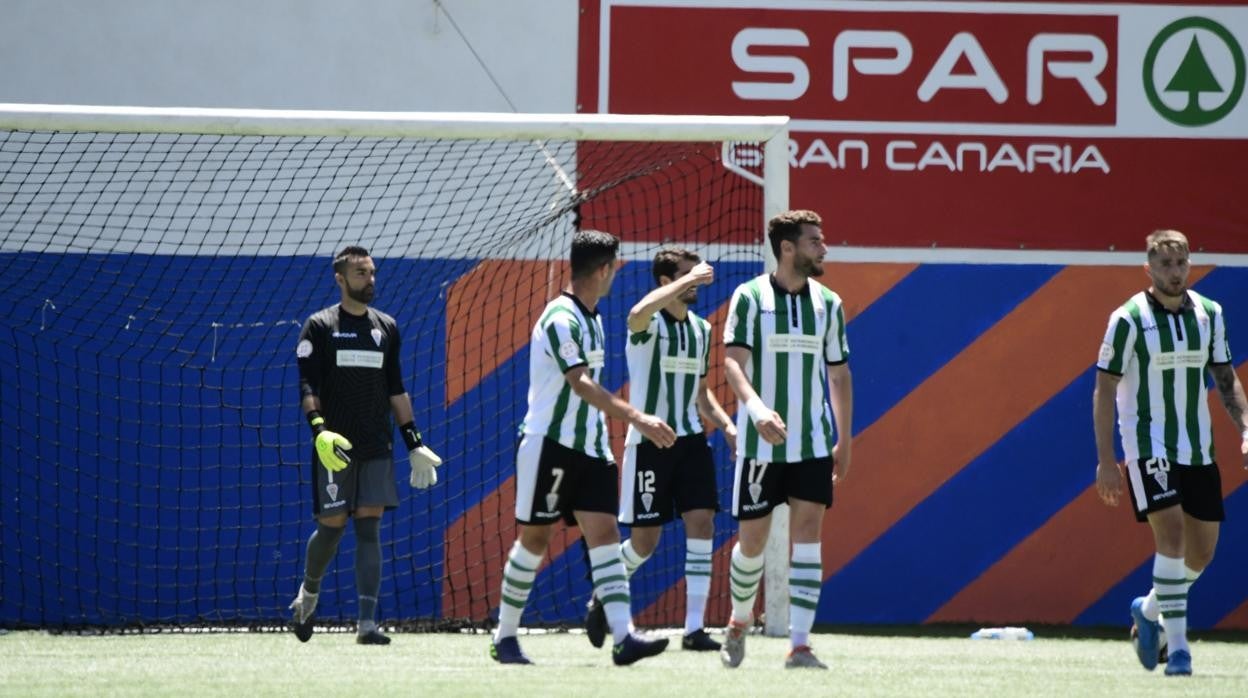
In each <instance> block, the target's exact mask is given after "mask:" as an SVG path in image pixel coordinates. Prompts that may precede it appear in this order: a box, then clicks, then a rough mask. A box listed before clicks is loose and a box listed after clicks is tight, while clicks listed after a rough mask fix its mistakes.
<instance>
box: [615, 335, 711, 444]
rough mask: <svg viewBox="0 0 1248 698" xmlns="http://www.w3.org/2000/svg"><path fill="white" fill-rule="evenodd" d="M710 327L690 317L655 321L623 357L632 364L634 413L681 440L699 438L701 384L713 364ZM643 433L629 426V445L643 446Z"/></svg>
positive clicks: (631, 341) (630, 393) (630, 398)
mask: <svg viewBox="0 0 1248 698" xmlns="http://www.w3.org/2000/svg"><path fill="white" fill-rule="evenodd" d="M710 339H711V323H709V322H707V321H706V320H703V319H702V318H700V317H698V316H697V315H695V314H694V313H693V311H689V314H688V315H687V316H686V317H685V319H684V320H677V319H676V318H675V317H672V316H671V315H670V314H668V312H667V311H666V310H660V311H659V312H657V313H655V314H654V316H653V317H651V318H650V326H649V327H647V328H646V329H645V330H644V331H642V332H634V333H630V334H629V336H628V345H627V346H626V347H624V356H625V357H626V358H627V359H628V378H629V388H628V401H629V402H630V403H632V405H633V407H636V408H637V409H639V410H641V411H642V412H645V413H646V414H652V415H654V416H656V417H659V418H660V419H662V420H664V421H665V422H667V425H668V426H670V427H671V428H672V430H673V431H675V432H676V435H677V436H687V435H689V434H698V433H701V431H702V420H701V419H700V418H699V417H698V403H697V390H698V379H699V378H701V377H702V376H705V375H706V372H707V370H708V366H709V363H710V355H711V349H710V345H711V342H710ZM642 438H643V437H642V435H641V432H640V431H638V430H637V428H636V427H634V426H633V425H631V424H630V425H629V426H628V435H627V436H626V437H625V439H624V443H625V444H626V445H629V446H632V445H635V444H639V443H641V441H642Z"/></svg>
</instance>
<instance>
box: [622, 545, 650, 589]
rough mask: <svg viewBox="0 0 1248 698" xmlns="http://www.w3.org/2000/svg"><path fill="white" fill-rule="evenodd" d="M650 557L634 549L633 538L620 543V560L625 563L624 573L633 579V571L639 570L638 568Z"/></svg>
mask: <svg viewBox="0 0 1248 698" xmlns="http://www.w3.org/2000/svg"><path fill="white" fill-rule="evenodd" d="M649 559H650V556H649V555H641V554H640V553H638V552H637V551H636V550H634V549H633V539H632V538H629V539H628V540H626V541H624V542H623V543H620V560H621V561H622V562H623V563H624V574H626V575H628V578H629V579H632V578H633V573H634V572H636V571H637V568H638V567H641V566H642V564H644V563H645V561H646V560H649Z"/></svg>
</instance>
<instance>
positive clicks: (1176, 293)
mask: <svg viewBox="0 0 1248 698" xmlns="http://www.w3.org/2000/svg"><path fill="white" fill-rule="evenodd" d="M1153 288H1155V289H1157V290H1158V291H1159V292H1160V293H1162V294H1163V295H1166V296H1169V297H1171V298H1179V297H1181V296H1183V295H1184V294H1186V293H1187V278H1186V277H1185V278H1181V279H1179V280H1177V281H1170V280H1169V279H1166V278H1163V277H1159V276H1153Z"/></svg>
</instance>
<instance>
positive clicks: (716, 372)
mask: <svg viewBox="0 0 1248 698" xmlns="http://www.w3.org/2000/svg"><path fill="white" fill-rule="evenodd" d="M916 266H917V265H914V264H875V263H861V264H859V263H846V262H837V263H828V264H824V266H823V268H824V275H823V277H822V278H821V279H820V281H821V282H823V283H824V285H826V286H829V287H830V288H832V289H834V290H836V291H837V292H838V293H839V294H840V295H841V300H842V301H843V302H844V303H845V322H846V323H848V322H849V321H850V320H852V319H853V318H855V317H857V316H858V315H859V314H860V313H861V312H862V311H863V310H865V309H866V308H867V307H868V306H870V305H871V304H872V303H874V302H875V301H877V300H878V299H879V298H880V297H881V296H883V295H884V294H885V293H888V291H889V289H891V288H892V287H893V286H896V285H897V282H899V281H901V280H902V279H904V278H905V277H906V275H907V274H909V273H910V272H912V271H914V269H915V267H916ZM727 315H728V304H727V303H725V304H724V305H721V306H720V307H719V308H718V309H717V310H716V311H715V312H714V313H713V314H712V315H711V316H710V317H709V318H708V320H710V322H711V327H712V328H713V329H712V332H713V336H714V338H715V341H714V342H713V343H712V344H711V359H710V361H711V371H710V373H709V374H708V375H707V381H709V382H710V384H711V385H712V386H714V387H715V396H716V397H717V398H719V401H720V403H721V404H723V406H724V410H725V411H727V412H728V414H730V415H731V414H733V413H734V412H735V411H736V404H737V399H736V396H734V395H733V394H732V390H731V389H730V388H729V387H728V382H727V381H726V380H725V379H724V343H723V341H722V340H723V327H724V320H725V318H726V317H727ZM849 339H850V351H851V352H852V351H854V344H853V335H852V333H851V335H850V338H849ZM706 432H707V434H708V435H709V434H711V433H713V432H714V429H710V428H708V429H707V430H706ZM725 484H726V483H722V482H721V483H719V486H720V489H721V490H723V489H724V486H725ZM735 542H736V537H735V536H734V537H733V538H732V539H731V540H729V541H728V542H727V543H725V544H724V545H722V546H720V548H719V549H718V550H716V551H715V554H714V557H713V559H712V567H713V572H712V575H713V576H712V577H711V596H710V601H709V602H708V604H707V608H706V618H707V622H708V623H714V624H718V621H717V619H722V620H723V621H725V622H726V621H727V618H728V608H729V606H728V601H727V598H728V597H727V590H728V586H727V584H728V578H727V574H726V573H727V571H728V558H729V555H730V553H731V551H732V545H733V543H735ZM684 598H685V578H684V577H683V576H682V577H681V578H680V579H679V580H678V581H677V582H676V584H673V585H672V586H671V587H670V588H669V589H668V590H667V591H665V592H663V594H662V595H660V596H659V598H658V599H656V600H655V601H654V603H652V604H650V606H648V607H647V608H646V609H645V610H644V611H643V612H642V613H641V615H639V616H638V618H639V620H638V622H639V623H641V624H642V625H659V624H672V623H674V622H678V621H679V614H678V613H677V615H675V616H673V615H672V614H671V613H676V612H675V611H673V612H668V610H667V609H681V608H684V607H685V602H684Z"/></svg>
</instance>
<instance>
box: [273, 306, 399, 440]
mask: <svg viewBox="0 0 1248 698" xmlns="http://www.w3.org/2000/svg"><path fill="white" fill-rule="evenodd" d="M295 353H296V355H297V356H298V359H299V394H300V398H301V399H302V398H303V397H306V396H308V395H315V396H317V397H318V398H320V401H321V415H322V416H323V417H324V418H325V428H326V429H328V430H330V431H334V432H337V433H339V434H342V435H343V436H345V437H347V440H348V441H350V442H351V445H352V446H353V448H352V449H351V452H350V453H351V457H353V458H373V457H377V456H384V455H388V454H389V453H391V447H392V445H391V439H392V436H393V434H394V426H393V421H392V419H391V417H392V414H393V412H392V410H391V407H390V396H392V395H401V394H403V393H404V392H406V389H405V388H404V387H403V378H402V373H401V371H400V369H399V328H398V325H397V324H395V322H394V318H392V317H390V316H389V315H387V314H385V313H383V312H381V311H379V310H375V309H373V308H368V309H367V312H366V313H365V314H364V315H352V314H351V313H348V312H347V311H345V310H343V309H342V306H341V305H333V306H330V307H328V308H325V309H324V310H321V311H320V312H317V313H315V314H313V315H312V316H311V317H309V318H308V320H307V322H305V323H304V324H303V330H302V331H301V332H300V333H299V344H298V347H297V349H296V351H295Z"/></svg>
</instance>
